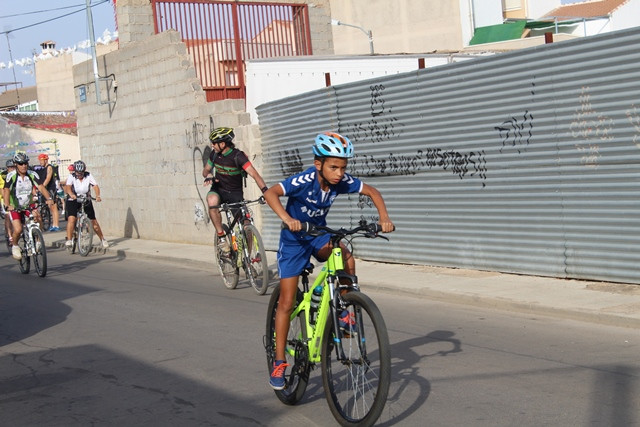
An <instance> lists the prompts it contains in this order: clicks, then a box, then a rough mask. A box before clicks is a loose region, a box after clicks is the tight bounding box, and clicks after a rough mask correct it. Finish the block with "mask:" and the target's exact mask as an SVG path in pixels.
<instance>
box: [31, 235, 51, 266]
mask: <svg viewBox="0 0 640 427" xmlns="http://www.w3.org/2000/svg"><path fill="white" fill-rule="evenodd" d="M31 238H32V239H33V246H34V253H33V266H34V267H35V269H36V273H38V276H40V277H44V276H46V275H47V247H46V244H45V242H44V235H43V234H42V231H41V230H40V229H38V228H34V229H33V230H31ZM38 243H39V244H38Z"/></svg>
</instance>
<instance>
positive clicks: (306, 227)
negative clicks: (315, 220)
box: [280, 221, 316, 233]
mask: <svg viewBox="0 0 640 427" xmlns="http://www.w3.org/2000/svg"><path fill="white" fill-rule="evenodd" d="M300 225H301V226H302V229H301V230H300V231H303V232H305V233H311V232H313V231H315V229H316V228H315V227H314V226H313V224H311V223H310V222H301V223H300ZM280 228H281V229H284V230H288V229H289V226H287V223H286V222H284V221H283V222H282V224H280Z"/></svg>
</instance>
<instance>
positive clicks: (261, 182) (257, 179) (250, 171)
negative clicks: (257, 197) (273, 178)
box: [245, 166, 268, 194]
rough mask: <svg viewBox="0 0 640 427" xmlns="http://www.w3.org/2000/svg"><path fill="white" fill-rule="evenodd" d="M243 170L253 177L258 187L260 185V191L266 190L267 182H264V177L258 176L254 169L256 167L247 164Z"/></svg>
mask: <svg viewBox="0 0 640 427" xmlns="http://www.w3.org/2000/svg"><path fill="white" fill-rule="evenodd" d="M245 171H246V172H247V173H248V174H249V176H251V178H253V180H254V181H255V182H256V184H258V187H260V191H262V194H264V193H265V192H266V191H267V189H268V187H267V184H265V182H264V179H262V176H260V174H259V173H258V171H257V170H256V168H254V167H253V166H249V167H248V168H247V169H245Z"/></svg>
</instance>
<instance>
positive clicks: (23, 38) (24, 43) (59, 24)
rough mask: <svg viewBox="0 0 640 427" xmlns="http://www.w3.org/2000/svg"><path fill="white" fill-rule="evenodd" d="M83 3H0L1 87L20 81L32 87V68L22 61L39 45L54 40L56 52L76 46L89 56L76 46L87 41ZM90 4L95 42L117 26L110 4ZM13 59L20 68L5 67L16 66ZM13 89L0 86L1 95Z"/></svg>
mask: <svg viewBox="0 0 640 427" xmlns="http://www.w3.org/2000/svg"><path fill="white" fill-rule="evenodd" d="M86 2H87V0H55V1H53V0H0V84H1V83H6V82H14V81H18V82H22V87H27V86H33V85H35V76H34V74H33V69H34V66H33V65H29V64H27V63H26V62H23V61H22V60H24V59H26V58H33V52H34V51H35V52H36V54H40V53H41V51H42V48H41V47H40V43H42V42H44V41H48V40H52V41H55V42H56V49H59V50H61V49H66V48H73V47H74V46H75V47H76V48H77V50H78V51H79V52H85V53H87V54H90V49H88V48H80V47H79V45H80V44H82V43H83V42H86V41H87V40H89V26H88V23H87V13H86ZM90 4H91V12H92V15H93V27H94V34H95V38H96V40H98V39H100V38H102V36H103V34H104V32H105V30H107V31H108V32H109V34H111V35H113V34H114V33H115V31H116V24H115V16H114V11H113V3H112V1H111V0H90ZM64 15H68V16H64ZM56 18H58V19H56ZM44 21H49V22H44ZM22 27H27V28H22ZM7 36H8V38H9V39H8V40H7ZM9 47H10V48H11V53H10V52H9ZM11 58H13V61H12V60H11ZM16 60H17V61H19V62H21V63H23V65H14V66H13V67H12V68H9V67H8V64H9V63H10V62H11V63H14V64H15V61H16ZM3 65H4V66H3ZM14 72H15V78H14ZM19 87H20V86H19ZM13 88H15V86H6V87H5V86H4V85H0V93H1V92H4V91H5V90H7V89H13Z"/></svg>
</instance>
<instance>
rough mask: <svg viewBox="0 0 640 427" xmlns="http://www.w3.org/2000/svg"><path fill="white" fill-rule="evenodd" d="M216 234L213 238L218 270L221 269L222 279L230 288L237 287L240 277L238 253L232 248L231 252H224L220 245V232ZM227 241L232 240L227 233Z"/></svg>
mask: <svg viewBox="0 0 640 427" xmlns="http://www.w3.org/2000/svg"><path fill="white" fill-rule="evenodd" d="M215 234H216V236H215V238H214V239H213V247H214V248H215V250H214V253H215V254H216V260H215V262H216V265H217V266H218V270H220V276H222V281H223V282H224V285H225V286H226V287H227V288H228V289H235V288H236V286H238V279H239V278H240V269H239V268H238V263H237V257H238V253H237V252H236V251H234V250H233V248H231V251H230V252H229V253H225V252H223V251H222V250H221V249H220V248H219V247H218V233H215ZM226 238H227V241H228V242H230V241H231V239H230V238H229V235H228V234H227V237H226Z"/></svg>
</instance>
